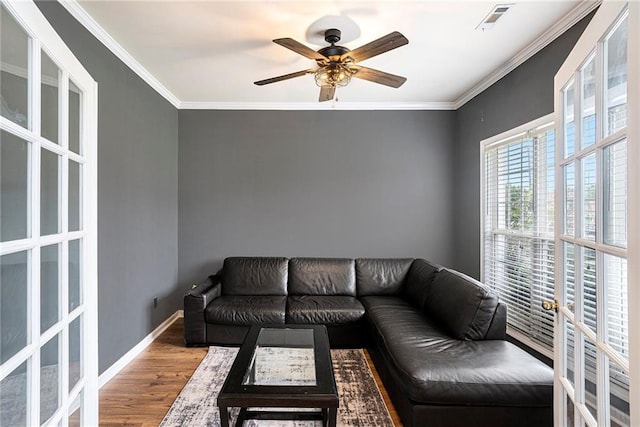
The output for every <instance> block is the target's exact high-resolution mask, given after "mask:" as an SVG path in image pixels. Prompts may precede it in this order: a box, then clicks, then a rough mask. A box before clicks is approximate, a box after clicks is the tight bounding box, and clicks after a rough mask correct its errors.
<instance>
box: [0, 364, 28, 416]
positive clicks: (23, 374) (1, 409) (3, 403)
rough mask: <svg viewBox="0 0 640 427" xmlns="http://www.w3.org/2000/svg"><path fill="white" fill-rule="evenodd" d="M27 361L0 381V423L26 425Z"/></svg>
mask: <svg viewBox="0 0 640 427" xmlns="http://www.w3.org/2000/svg"><path fill="white" fill-rule="evenodd" d="M27 384H28V383H27V362H24V363H23V364H22V365H20V366H18V367H17V368H16V370H15V371H13V372H11V373H10V374H9V375H8V376H7V377H6V378H4V379H3V380H2V381H0V425H1V426H25V425H27Z"/></svg>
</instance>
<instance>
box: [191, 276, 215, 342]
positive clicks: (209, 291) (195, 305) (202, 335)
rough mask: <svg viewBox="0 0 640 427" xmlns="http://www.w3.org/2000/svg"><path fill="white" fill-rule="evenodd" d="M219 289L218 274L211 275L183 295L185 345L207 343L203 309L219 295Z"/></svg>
mask: <svg viewBox="0 0 640 427" xmlns="http://www.w3.org/2000/svg"><path fill="white" fill-rule="evenodd" d="M221 290H222V285H221V284H220V276H218V275H212V276H209V277H207V279H206V280H205V281H203V282H202V283H200V284H198V285H196V286H194V287H193V288H192V289H191V290H190V291H189V292H188V293H187V294H186V295H185V296H184V342H185V344H186V345H187V346H204V345H206V344H207V326H206V322H205V319H204V310H205V309H206V308H207V306H208V305H209V304H210V303H211V301H213V300H214V299H216V298H218V297H219V296H220V292H221Z"/></svg>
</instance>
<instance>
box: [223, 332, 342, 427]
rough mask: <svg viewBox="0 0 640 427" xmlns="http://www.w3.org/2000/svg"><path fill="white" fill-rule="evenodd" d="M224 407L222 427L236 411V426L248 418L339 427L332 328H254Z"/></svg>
mask: <svg viewBox="0 0 640 427" xmlns="http://www.w3.org/2000/svg"><path fill="white" fill-rule="evenodd" d="M218 407H219V408H220V422H221V424H222V427H229V421H230V419H229V408H232V407H239V408H240V413H239V415H238V418H237V420H236V424H235V425H236V426H241V425H242V423H243V422H244V420H245V419H267V420H322V421H323V424H324V425H325V426H331V427H335V426H336V418H337V411H338V391H337V388H336V380H335V378H334V376H333V365H332V363H331V353H330V350H329V337H328V335H327V329H326V328H325V327H324V326H322V325H286V326H285V325H277V326H255V325H254V326H252V327H251V329H250V330H249V332H248V334H247V337H246V338H245V341H244V343H243V344H242V346H241V347H240V350H239V351H238V355H237V356H236V360H235V361H234V362H233V366H232V367H231V370H230V371H229V375H228V376H227V379H226V381H225V382H224V385H223V386H222V389H221V390H220V394H219V395H218ZM285 408H286V410H285ZM294 408H295V409H294ZM298 408H303V409H304V408H308V409H310V410H309V411H304V410H302V411H301V410H300V409H298ZM311 409H316V410H315V411H312V410H311Z"/></svg>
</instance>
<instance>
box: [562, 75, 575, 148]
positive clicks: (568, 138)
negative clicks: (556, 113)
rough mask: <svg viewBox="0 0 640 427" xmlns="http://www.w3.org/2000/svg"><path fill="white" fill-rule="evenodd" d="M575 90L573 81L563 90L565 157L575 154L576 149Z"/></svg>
mask: <svg viewBox="0 0 640 427" xmlns="http://www.w3.org/2000/svg"><path fill="white" fill-rule="evenodd" d="M573 92H574V90H573V82H571V83H569V85H568V86H567V88H566V89H565V90H564V91H563V97H564V157H569V156H571V155H573V153H575V151H576V125H575V123H574V115H575V111H574V99H573V95H574V93H573Z"/></svg>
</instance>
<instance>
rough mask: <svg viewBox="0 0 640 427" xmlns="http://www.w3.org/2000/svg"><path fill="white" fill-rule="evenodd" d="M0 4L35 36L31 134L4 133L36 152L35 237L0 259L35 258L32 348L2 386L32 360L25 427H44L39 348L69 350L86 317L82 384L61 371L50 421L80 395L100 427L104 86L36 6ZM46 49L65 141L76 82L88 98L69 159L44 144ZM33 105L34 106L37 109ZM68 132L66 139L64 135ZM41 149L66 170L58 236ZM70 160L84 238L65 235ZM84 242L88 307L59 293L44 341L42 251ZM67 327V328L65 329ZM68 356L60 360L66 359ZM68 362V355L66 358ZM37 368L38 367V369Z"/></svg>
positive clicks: (3, 249)
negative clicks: (78, 144)
mask: <svg viewBox="0 0 640 427" xmlns="http://www.w3.org/2000/svg"><path fill="white" fill-rule="evenodd" d="M0 1H1V2H2V5H3V6H4V7H5V8H6V9H7V10H8V11H9V13H10V14H11V15H12V17H13V18H14V19H15V21H16V22H17V23H18V24H19V25H20V26H21V27H22V29H23V31H24V32H25V33H27V34H28V35H29V37H30V43H29V64H30V65H29V70H28V72H27V74H28V80H29V88H30V89H29V106H30V108H29V123H30V126H28V129H25V128H23V127H21V126H19V125H17V124H15V123H13V122H11V121H9V120H7V119H5V118H2V117H0V128H1V129H2V130H4V131H7V132H9V133H12V134H14V135H16V136H18V137H20V138H22V139H24V140H26V141H28V142H29V144H30V145H31V153H32V154H31V160H30V165H29V168H30V172H29V179H30V181H31V186H30V187H31V190H30V191H31V193H30V195H29V203H30V206H31V208H30V213H29V222H30V224H31V235H30V237H27V238H25V239H20V240H15V241H9V242H5V243H2V244H0V254H1V255H5V254H11V253H15V252H19V251H31V257H30V264H31V265H30V268H29V272H30V275H31V286H30V291H29V299H30V307H31V310H30V311H31V313H30V314H29V316H30V320H29V322H30V330H29V334H28V335H29V336H30V337H31V339H30V341H29V342H28V343H27V346H26V347H25V348H24V349H23V350H21V351H20V352H18V353H17V354H16V355H14V356H13V357H12V358H10V359H9V360H7V361H6V362H5V363H4V364H3V365H2V366H0V379H2V378H5V377H6V376H7V375H8V374H9V373H11V372H12V371H13V370H14V369H15V368H16V367H18V366H20V365H21V364H22V363H24V362H25V361H27V360H29V361H30V364H31V367H30V375H29V376H28V377H29V387H28V389H29V390H30V391H29V393H28V396H27V408H28V413H27V423H28V424H29V425H33V424H39V405H38V404H37V402H39V399H40V390H39V387H40V385H39V380H40V378H39V364H40V360H39V349H40V345H41V344H43V342H45V341H46V340H48V339H49V338H50V336H53V335H54V334H56V333H60V336H61V337H62V341H61V342H60V343H59V345H60V346H61V347H62V348H63V349H64V348H65V346H67V345H68V332H64V331H66V330H67V328H68V324H69V323H70V322H71V321H72V320H73V319H76V318H78V317H79V316H82V329H81V330H82V333H81V339H82V347H81V360H82V369H83V375H82V378H81V380H80V381H79V382H78V385H77V386H76V387H74V388H73V390H67V388H68V380H67V378H68V372H62V375H61V383H62V393H61V395H60V409H59V410H58V411H57V412H56V413H55V414H54V416H53V418H52V422H53V423H54V424H56V425H57V424H58V422H61V423H62V425H63V426H64V425H67V423H68V416H69V415H70V414H71V413H72V412H73V411H75V409H77V408H75V407H72V405H73V403H74V400H75V399H76V398H77V397H78V396H82V401H81V402H80V406H81V408H82V410H81V414H82V415H81V417H82V418H81V419H80V422H81V424H82V425H97V424H98V313H97V311H98V310H97V308H98V305H97V298H98V292H97V286H98V275H97V193H98V186H97V176H98V175H97V140H98V138H97V128H98V126H97V110H98V85H97V83H96V82H95V81H94V80H93V79H92V78H91V76H90V75H89V73H88V72H87V71H86V70H85V69H84V67H83V66H82V64H81V63H80V62H79V61H78V60H77V59H76V58H75V56H74V55H73V54H72V52H71V50H70V49H69V48H68V47H67V46H66V45H65V44H64V42H63V41H62V39H61V38H60V36H59V35H58V34H57V33H56V32H55V30H54V29H53V27H52V26H51V25H50V24H49V22H48V21H47V20H46V18H45V17H44V16H43V15H42V13H41V12H40V10H39V9H38V7H37V6H36V5H35V3H33V2H32V1H24V0H0ZM42 49H46V51H47V54H48V55H49V56H50V57H51V59H53V60H54V62H56V64H57V65H58V67H60V69H61V70H62V75H63V78H62V79H61V85H60V87H59V91H60V93H63V95H62V96H61V97H60V99H62V101H61V103H60V106H61V107H62V108H60V111H61V114H62V118H59V119H58V120H59V126H60V127H61V130H60V134H61V135H66V134H68V119H67V120H65V118H67V117H68V116H67V115H65V112H64V111H65V110H64V108H67V107H68V99H67V95H65V94H64V93H65V92H66V94H68V81H69V79H71V80H73V82H74V84H75V85H76V86H77V87H78V88H79V89H80V91H81V93H82V103H81V115H80V117H81V123H82V124H81V128H80V129H81V130H80V132H81V133H80V141H82V151H81V153H80V154H75V153H72V152H69V150H67V149H66V148H67V147H66V146H62V147H61V148H59V147H53V146H52V143H50V142H47V141H46V140H44V139H43V138H42V137H40V83H41V72H40V62H41V61H40V52H41V50H42ZM34 106H35V107H34ZM65 132H66V134H65ZM43 146H50V147H52V148H53V149H54V150H55V151H56V152H60V153H63V154H62V155H61V158H62V159H63V166H62V169H60V172H59V173H60V174H61V175H62V176H61V186H60V196H59V197H60V200H59V203H61V204H62V206H60V216H61V219H62V221H61V222H62V232H61V233H58V234H56V235H53V236H45V237H40V213H39V206H40V204H39V203H40V189H39V183H40V150H41V147H43ZM67 159H71V160H73V161H75V162H77V163H78V164H81V165H82V168H81V170H82V174H81V177H80V179H81V182H82V192H81V195H80V197H81V212H82V213H81V215H82V229H81V230H80V231H73V232H68V231H67V228H66V226H67V220H66V214H67V206H65V203H62V200H66V198H65V197H63V196H62V193H63V192H65V191H68V189H67V187H66V185H67V178H66V177H67V172H66V169H65V168H66V167H67V166H66V161H67ZM79 238H81V239H82V240H81V242H82V247H81V254H82V268H81V269H80V271H81V277H80V283H81V286H82V288H81V293H82V303H81V305H80V307H78V308H77V309H74V310H73V311H72V313H68V310H66V308H67V305H66V302H65V301H64V298H66V294H65V292H64V291H63V288H64V286H65V285H63V284H62V283H61V284H60V286H62V288H61V289H60V292H62V293H63V298H62V299H61V300H62V305H61V308H64V310H62V313H61V317H62V320H61V322H62V324H61V325H58V326H54V327H52V328H51V330H50V331H47V332H46V333H44V334H43V335H42V336H41V333H40V330H39V327H40V322H39V318H40V316H39V312H40V308H39V304H40V299H39V298H40V295H39V280H40V279H39V269H40V262H39V260H40V251H39V250H38V248H40V247H41V246H45V245H49V244H54V243H60V244H61V246H62V247H66V246H68V245H67V243H66V242H68V241H69V240H70V239H79ZM62 252H63V255H62V256H61V258H60V261H59V263H60V269H61V278H62V280H65V279H66V278H67V277H68V271H67V270H68V262H67V261H68V259H67V255H66V251H62ZM65 322H66V323H65ZM65 351H68V350H62V354H63V355H64V354H65ZM67 356H68V354H67ZM59 363H60V365H61V367H62V369H63V370H64V369H65V368H66V369H67V370H68V366H67V364H66V363H65V362H64V361H63V360H60V362H59ZM34 366H35V367H34ZM34 402H35V403H34Z"/></svg>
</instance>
